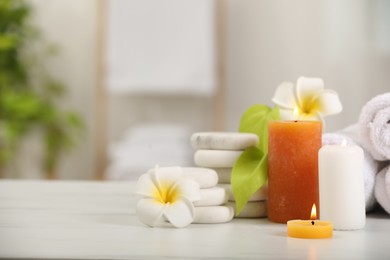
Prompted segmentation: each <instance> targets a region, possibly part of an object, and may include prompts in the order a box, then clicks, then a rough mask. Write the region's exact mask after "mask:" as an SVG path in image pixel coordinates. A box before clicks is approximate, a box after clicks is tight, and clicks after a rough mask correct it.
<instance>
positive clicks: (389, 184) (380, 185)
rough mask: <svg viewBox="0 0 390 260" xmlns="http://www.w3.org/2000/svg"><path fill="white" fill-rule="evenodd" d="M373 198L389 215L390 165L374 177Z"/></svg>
mask: <svg viewBox="0 0 390 260" xmlns="http://www.w3.org/2000/svg"><path fill="white" fill-rule="evenodd" d="M375 197H376V199H377V201H378V203H379V204H380V205H381V206H382V208H383V209H384V210H386V212H387V213H389V214H390V165H388V166H386V167H385V168H384V169H382V170H381V171H380V172H379V173H378V174H377V176H376V182H375Z"/></svg>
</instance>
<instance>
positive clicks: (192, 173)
mask: <svg viewBox="0 0 390 260" xmlns="http://www.w3.org/2000/svg"><path fill="white" fill-rule="evenodd" d="M169 168H172V169H175V168H181V170H182V172H183V175H184V177H185V178H188V179H191V180H193V181H195V182H197V183H198V184H199V186H200V188H201V189H205V188H211V187H215V186H216V185H217V183H218V175H217V173H216V172H215V171H214V170H213V169H208V168H201V167H178V166H173V167H160V169H162V170H168V169H169ZM153 171H154V168H152V169H150V170H149V171H148V173H150V172H153Z"/></svg>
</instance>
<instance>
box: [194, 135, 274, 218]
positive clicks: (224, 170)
mask: <svg viewBox="0 0 390 260" xmlns="http://www.w3.org/2000/svg"><path fill="white" fill-rule="evenodd" d="M258 142H259V140H258V137H257V135H255V134H250V133H226V132H203V133H194V134H193V135H192V136H191V145H192V147H193V148H194V149H196V152H195V155H194V161H195V164H196V165H197V166H199V167H204V168H208V169H210V170H212V171H215V172H216V173H217V176H218V185H217V186H216V187H219V188H224V189H225V190H226V191H227V193H228V196H229V198H228V202H227V203H226V205H228V206H231V207H233V208H234V209H235V206H236V203H235V199H234V195H233V192H232V187H231V184H230V179H231V172H232V168H233V166H234V164H235V163H236V160H237V159H238V158H239V157H240V155H241V154H242V153H243V151H244V150H245V149H246V148H248V147H251V146H256V145H257V144H258ZM266 200H267V188H266V187H263V188H260V189H259V190H258V191H257V192H255V194H253V195H252V197H251V198H250V199H249V202H248V203H247V204H246V206H245V207H244V208H243V210H242V211H241V213H240V214H239V215H238V216H236V217H241V218H259V217H266V216H267V205H266Z"/></svg>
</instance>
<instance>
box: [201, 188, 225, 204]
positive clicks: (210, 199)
mask: <svg viewBox="0 0 390 260" xmlns="http://www.w3.org/2000/svg"><path fill="white" fill-rule="evenodd" d="M200 196H201V197H202V199H201V200H198V201H195V202H194V205H195V206H199V207H204V206H219V205H223V204H225V203H226V202H227V201H228V199H229V193H228V191H227V190H226V188H225V187H218V186H217V187H213V188H209V189H201V190H200Z"/></svg>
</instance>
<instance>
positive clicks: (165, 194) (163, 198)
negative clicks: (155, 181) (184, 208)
mask: <svg viewBox="0 0 390 260" xmlns="http://www.w3.org/2000/svg"><path fill="white" fill-rule="evenodd" d="M179 195H180V190H179V188H178V187H177V186H176V185H173V186H172V185H166V184H163V185H161V189H160V190H159V189H157V187H156V188H155V190H154V197H155V198H156V200H158V201H159V202H161V203H163V204H167V203H169V204H173V203H175V201H176V200H177V199H178V198H179Z"/></svg>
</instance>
